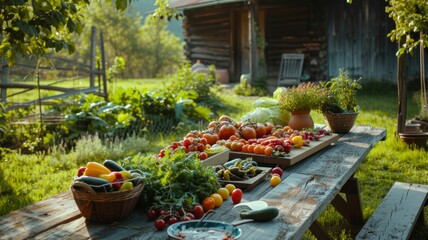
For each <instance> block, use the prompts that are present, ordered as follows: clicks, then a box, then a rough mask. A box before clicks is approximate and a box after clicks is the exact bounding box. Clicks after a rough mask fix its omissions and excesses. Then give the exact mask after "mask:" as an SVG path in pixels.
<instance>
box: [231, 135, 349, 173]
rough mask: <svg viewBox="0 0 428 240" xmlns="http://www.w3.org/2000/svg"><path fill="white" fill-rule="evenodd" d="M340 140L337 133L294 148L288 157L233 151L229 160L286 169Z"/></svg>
mask: <svg viewBox="0 0 428 240" xmlns="http://www.w3.org/2000/svg"><path fill="white" fill-rule="evenodd" d="M339 138H340V135H339V134H336V133H332V134H331V135H326V136H324V137H322V138H321V139H320V140H318V141H311V142H310V144H309V146H304V147H302V148H296V149H294V148H293V149H292V150H291V152H290V153H289V156H287V157H274V156H266V155H261V154H254V153H244V152H235V151H231V152H230V154H229V158H230V159H233V158H242V159H245V158H247V157H251V158H253V160H254V161H256V162H257V163H259V164H265V165H269V166H276V165H279V166H280V167H281V168H286V167H289V166H291V165H293V164H296V163H298V162H299V161H301V160H303V159H305V158H307V157H309V156H311V155H312V154H314V153H316V152H318V151H319V150H321V149H323V148H325V147H327V146H329V145H330V144H332V143H335V142H336V141H337V140H338V139H339Z"/></svg>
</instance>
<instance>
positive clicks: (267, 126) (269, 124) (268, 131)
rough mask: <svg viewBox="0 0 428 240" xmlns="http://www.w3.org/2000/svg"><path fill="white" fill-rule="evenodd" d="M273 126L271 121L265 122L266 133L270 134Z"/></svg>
mask: <svg viewBox="0 0 428 240" xmlns="http://www.w3.org/2000/svg"><path fill="white" fill-rule="evenodd" d="M274 128H275V126H274V125H273V123H270V122H267V123H266V134H271V133H272V130H273V129H274Z"/></svg>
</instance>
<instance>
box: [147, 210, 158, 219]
mask: <svg viewBox="0 0 428 240" xmlns="http://www.w3.org/2000/svg"><path fill="white" fill-rule="evenodd" d="M146 216H147V218H148V219H149V220H154V219H155V218H156V217H157V213H156V211H155V210H150V211H148V212H147V213H146Z"/></svg>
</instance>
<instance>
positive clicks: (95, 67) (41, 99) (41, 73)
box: [0, 27, 107, 110]
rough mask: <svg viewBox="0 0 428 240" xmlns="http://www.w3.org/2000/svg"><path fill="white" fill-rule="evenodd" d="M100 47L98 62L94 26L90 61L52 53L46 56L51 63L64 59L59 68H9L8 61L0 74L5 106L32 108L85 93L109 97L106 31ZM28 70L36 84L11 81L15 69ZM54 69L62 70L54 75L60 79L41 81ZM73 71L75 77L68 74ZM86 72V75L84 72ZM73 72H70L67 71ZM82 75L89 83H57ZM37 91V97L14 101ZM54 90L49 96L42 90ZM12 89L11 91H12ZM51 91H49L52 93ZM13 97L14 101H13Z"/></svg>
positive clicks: (0, 96) (9, 107)
mask: <svg viewBox="0 0 428 240" xmlns="http://www.w3.org/2000/svg"><path fill="white" fill-rule="evenodd" d="M99 41H100V46H99V52H100V59H99V60H98V61H96V29H95V27H92V34H91V50H90V51H91V54H90V63H89V65H88V64H84V63H79V62H76V61H74V60H70V59H66V58H62V57H53V56H44V58H46V59H47V61H49V63H53V62H61V64H59V65H61V66H60V67H57V66H55V65H56V64H50V66H41V65H40V64H39V63H37V64H36V65H32V64H20V63H18V64H15V65H14V66H12V67H9V66H8V65H7V63H3V64H2V66H1V69H0V75H1V82H0V99H1V103H2V104H3V105H4V106H5V107H6V110H13V109H17V108H20V107H29V106H32V105H39V106H40V107H41V105H49V104H52V102H51V100H54V99H63V98H67V97H69V96H73V95H77V94H81V93H85V94H90V93H91V94H96V95H98V96H102V97H104V98H107V80H106V69H105V68H106V66H105V54H104V44H103V34H102V33H100V39H99ZM64 64H67V65H69V66H66V67H62V66H63V65H64ZM18 70H21V71H24V72H25V71H29V74H27V76H28V75H34V78H35V80H36V82H37V84H33V83H22V81H19V82H20V83H15V82H13V81H11V72H12V73H13V72H14V71H16V72H17V71H18ZM53 72H56V73H62V74H58V75H59V76H57V77H55V78H58V79H56V80H55V81H52V82H50V83H49V84H44V85H42V84H40V81H41V80H42V81H43V80H47V79H45V77H46V76H45V75H48V74H49V73H51V74H53ZM67 72H68V73H70V72H71V73H72V75H74V77H71V78H70V77H67V74H66V73H67ZM82 74H83V75H82ZM68 75H70V74H68ZM81 76H85V77H84V79H85V80H84V81H88V80H86V78H87V79H89V84H88V85H87V86H84V87H74V85H73V86H72V87H70V86H65V87H63V86H58V85H61V83H64V82H67V81H76V79H77V78H79V81H83V80H82V77H81ZM12 89H14V90H17V91H14V92H12V91H8V90H12ZM33 90H36V91H37V94H36V95H35V97H34V98H33V99H31V100H27V101H22V102H20V101H13V99H14V98H17V97H18V98H20V96H23V94H25V93H27V95H28V92H30V91H33ZM42 90H43V91H51V92H55V94H49V95H47V96H42V95H41V94H40V92H41V91H42ZM10 92H12V93H10ZM49 93H50V92H49ZM11 99H12V100H11Z"/></svg>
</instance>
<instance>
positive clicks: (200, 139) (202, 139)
mask: <svg viewBox="0 0 428 240" xmlns="http://www.w3.org/2000/svg"><path fill="white" fill-rule="evenodd" d="M199 141H200V143H202V144H203V145H204V146H205V145H207V144H208V140H207V139H206V138H204V137H201V138H199Z"/></svg>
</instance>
